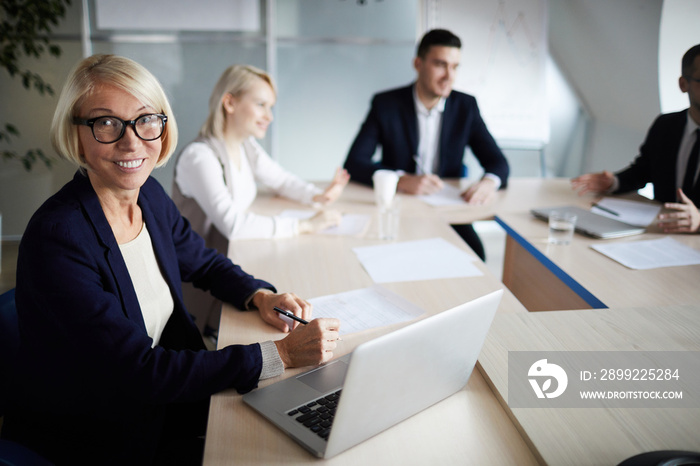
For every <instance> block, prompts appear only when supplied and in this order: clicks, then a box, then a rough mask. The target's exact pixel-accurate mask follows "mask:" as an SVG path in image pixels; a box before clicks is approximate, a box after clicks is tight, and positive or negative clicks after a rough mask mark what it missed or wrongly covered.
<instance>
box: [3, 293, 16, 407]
mask: <svg viewBox="0 0 700 466" xmlns="http://www.w3.org/2000/svg"><path fill="white" fill-rule="evenodd" d="M18 349H19V324H18V322H17V308H16V307H15V289H14V288H13V289H11V290H10V291H7V292H5V293H3V294H1V295H0V374H1V375H0V416H2V415H3V414H4V412H5V406H6V402H7V396H8V387H7V385H6V384H7V383H8V382H9V379H10V378H11V377H12V375H11V374H12V373H13V372H14V365H15V361H16V359H17V351H18Z"/></svg>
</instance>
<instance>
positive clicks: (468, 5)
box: [434, 0, 549, 145]
mask: <svg viewBox="0 0 700 466" xmlns="http://www.w3.org/2000/svg"><path fill="white" fill-rule="evenodd" d="M435 7H436V8H435V15H436V18H435V21H434V23H435V27H440V28H445V29H449V30H450V31H452V32H453V33H455V34H456V35H457V36H459V38H460V39H461V40H462V59H461V63H460V66H459V71H458V73H457V78H456V79H455V85H454V88H455V89H456V90H459V91H462V92H466V93H468V94H472V95H474V96H475V97H476V98H477V102H478V104H479V109H480V111H481V114H482V116H483V118H484V121H485V122H486V125H487V126H488V128H489V131H490V132H491V134H493V136H494V138H496V140H497V141H498V142H499V143H502V142H504V141H513V142H515V141H522V142H523V144H527V145H529V144H532V143H541V144H546V143H547V142H548V141H549V112H548V109H547V94H546V73H545V66H546V62H547V56H548V48H547V0H437V1H436V4H435ZM528 143H529V144H528Z"/></svg>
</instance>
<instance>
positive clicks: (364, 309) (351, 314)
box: [309, 285, 425, 335]
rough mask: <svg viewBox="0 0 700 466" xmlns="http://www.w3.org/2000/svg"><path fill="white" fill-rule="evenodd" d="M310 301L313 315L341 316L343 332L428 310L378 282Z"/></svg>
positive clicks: (416, 315) (391, 321) (364, 328)
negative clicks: (370, 285)
mask: <svg viewBox="0 0 700 466" xmlns="http://www.w3.org/2000/svg"><path fill="white" fill-rule="evenodd" d="M309 302H310V303H311V304H313V306H314V313H313V318H317V317H335V318H336V319H340V330H339V333H340V334H341V335H346V334H348V333H354V332H360V331H362V330H367V329H369V328H374V327H383V326H385V325H391V324H396V323H399V322H406V321H409V320H412V319H415V318H417V317H418V316H420V315H422V314H423V313H424V312H425V311H424V310H423V309H421V308H420V307H418V306H416V305H415V304H413V303H411V302H409V301H407V300H405V299H404V298H402V297H401V296H399V295H397V294H395V293H392V292H391V291H389V290H387V289H385V288H382V287H380V286H376V285H375V286H373V287H370V288H362V289H359V290H352V291H346V292H344V293H338V294H334V295H328V296H321V297H318V298H313V299H309Z"/></svg>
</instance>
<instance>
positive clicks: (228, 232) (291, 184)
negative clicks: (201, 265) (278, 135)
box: [175, 138, 321, 239]
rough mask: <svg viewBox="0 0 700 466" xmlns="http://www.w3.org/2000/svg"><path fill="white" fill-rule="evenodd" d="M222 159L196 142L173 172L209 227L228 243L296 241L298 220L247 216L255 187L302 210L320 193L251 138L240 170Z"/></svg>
mask: <svg viewBox="0 0 700 466" xmlns="http://www.w3.org/2000/svg"><path fill="white" fill-rule="evenodd" d="M217 142H221V141H217ZM221 146H222V147H223V143H221ZM222 152H225V150H222ZM222 159H223V160H220V158H219V156H217V152H216V151H214V150H213V149H212V148H211V147H210V146H209V145H208V144H207V143H205V142H200V141H195V142H192V143H190V144H188V145H187V146H186V147H185V148H184V150H183V151H182V154H180V157H179V158H178V161H177V165H176V167H175V183H177V186H178V187H179V189H180V191H181V192H182V194H183V195H184V196H186V197H189V198H193V199H194V200H195V201H196V202H197V204H199V206H200V207H201V209H202V211H203V212H204V213H205V214H206V216H207V218H208V222H209V223H210V224H213V225H214V226H215V227H216V228H217V229H218V230H219V231H220V232H221V233H222V234H224V235H225V236H227V237H228V238H229V239H246V238H283V237H290V236H295V235H297V234H298V232H299V221H298V220H297V219H295V218H282V217H267V216H263V215H257V214H254V213H251V212H248V208H249V207H250V205H251V204H252V203H253V201H254V200H255V197H256V195H257V191H258V188H257V184H256V183H260V185H261V186H263V187H265V188H267V189H269V190H270V191H272V192H274V193H275V194H277V195H280V196H284V197H287V198H290V199H293V200H295V201H298V202H301V203H304V204H311V203H312V199H313V196H315V195H316V194H319V193H321V190H320V189H318V188H317V187H316V186H314V185H313V184H311V183H307V182H305V181H303V180H302V179H300V178H298V177H297V176H295V175H293V174H291V173H289V172H287V171H286V170H284V169H283V168H282V167H281V166H280V165H279V164H278V163H277V162H275V161H274V160H272V158H271V157H270V156H269V155H268V154H267V153H266V152H265V150H264V149H263V148H262V146H260V144H258V142H257V141H255V140H254V139H253V138H250V139H248V140H246V141H245V142H244V143H243V144H242V145H241V160H240V169H238V168H236V167H235V164H234V163H233V162H232V160H231V158H230V156H228V154H227V153H226V156H225V157H222ZM206 229H208V228H206Z"/></svg>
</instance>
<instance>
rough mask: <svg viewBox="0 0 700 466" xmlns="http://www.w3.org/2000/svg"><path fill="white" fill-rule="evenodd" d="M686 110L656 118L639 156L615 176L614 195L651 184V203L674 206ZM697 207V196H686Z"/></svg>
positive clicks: (699, 194) (699, 197)
mask: <svg viewBox="0 0 700 466" xmlns="http://www.w3.org/2000/svg"><path fill="white" fill-rule="evenodd" d="M687 123H688V110H683V111H681V112H675V113H667V114H665V115H660V116H659V117H657V118H656V120H655V121H654V123H653V124H652V125H651V128H649V132H648V133H647V136H646V139H645V140H644V143H643V144H642V146H641V147H640V148H639V155H638V156H637V158H636V159H635V160H634V162H632V163H631V164H630V165H629V166H628V167H627V168H625V169H624V170H622V171H620V172H618V173H616V175H617V177H618V180H619V181H620V186H619V188H618V190H617V192H620V193H622V192H628V191H634V190H637V189H640V188H643V187H644V185H645V184H647V183H654V199H655V200H657V201H659V202H676V185H677V184H678V183H676V165H677V159H678V149H679V148H680V145H681V139H682V138H683V132H684V131H685V125H686V124H687ZM685 194H686V195H687V196H688V197H690V199H691V200H692V201H693V203H694V204H695V205H696V206H700V192H698V191H697V190H696V192H694V193H685Z"/></svg>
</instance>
